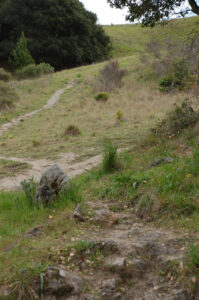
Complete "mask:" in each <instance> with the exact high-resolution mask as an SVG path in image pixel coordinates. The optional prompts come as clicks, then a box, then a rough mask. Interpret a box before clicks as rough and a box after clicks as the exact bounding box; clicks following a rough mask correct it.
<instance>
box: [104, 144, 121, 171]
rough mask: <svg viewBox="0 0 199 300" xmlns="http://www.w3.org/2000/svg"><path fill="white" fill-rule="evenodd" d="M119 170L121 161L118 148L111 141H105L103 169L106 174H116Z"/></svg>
mask: <svg viewBox="0 0 199 300" xmlns="http://www.w3.org/2000/svg"><path fill="white" fill-rule="evenodd" d="M118 168H119V159H118V154H117V148H116V147H115V146H114V145H113V144H112V142H111V141H110V140H109V139H105V140H104V143H103V162H102V169H103V172H104V173H111V172H114V171H115V170H117V169H118Z"/></svg>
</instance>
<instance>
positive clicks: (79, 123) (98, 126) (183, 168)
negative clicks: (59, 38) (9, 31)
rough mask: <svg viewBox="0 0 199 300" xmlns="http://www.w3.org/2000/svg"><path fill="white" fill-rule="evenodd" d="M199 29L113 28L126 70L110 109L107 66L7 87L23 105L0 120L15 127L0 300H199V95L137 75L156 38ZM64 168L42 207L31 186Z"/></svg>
mask: <svg viewBox="0 0 199 300" xmlns="http://www.w3.org/2000/svg"><path fill="white" fill-rule="evenodd" d="M197 20H198V18H190V19H184V20H177V21H176V20H174V21H171V22H170V23H169V25H168V26H167V27H162V26H158V27H156V28H154V29H146V28H145V29H143V28H141V27H140V26H139V25H125V26H109V27H105V30H106V31H107V32H108V33H109V35H110V36H111V37H112V40H113V55H114V57H115V58H117V59H118V61H119V66H120V71H121V70H123V69H125V72H122V74H125V75H124V76H123V78H122V84H121V85H120V84H118V86H117V88H116V89H114V90H113V91H111V92H109V93H108V96H107V93H106V94H105V96H107V97H108V100H107V101H97V100H96V94H97V95H98V96H99V94H98V91H97V90H95V89H94V86H95V84H96V78H97V76H98V75H99V72H100V70H102V68H104V66H105V65H106V64H107V63H108V62H104V63H100V64H93V65H89V66H83V67H79V68H75V69H70V70H63V71H61V72H57V73H54V74H52V75H48V76H43V77H41V78H38V79H33V80H30V79H28V80H22V81H16V80H12V81H11V82H9V85H10V86H12V87H14V88H15V89H16V91H17V93H18V95H19V100H18V102H16V104H15V106H14V107H13V109H12V110H6V111H2V112H0V124H1V125H2V126H3V124H7V123H8V122H10V121H12V120H13V119H14V120H15V118H17V120H18V121H17V122H16V123H14V125H13V126H10V127H9V126H7V127H6V126H5V127H3V128H5V130H3V131H2V130H1V128H0V132H1V135H0V168H1V174H0V187H2V191H1V192H0V299H2V300H5V299H6V300H29V299H45V300H55V299H60V300H64V299H69V300H132V299H134V300H158V299H164V300H179V299H180V300H189V299H193V300H194V299H195V300H197V299H199V288H198V286H199V270H198V265H199V255H198V253H199V234H198V233H199V204H198V188H199V183H198V182H199V151H198V140H199V125H198V118H199V117H198V110H197V109H198V100H197V99H198V98H197V97H198V96H197V93H196V90H194V89H189V90H180V91H179V90H177V89H176V90H172V91H170V92H161V91H160V89H159V87H158V81H157V80H155V79H154V78H153V77H150V76H149V77H148V78H144V77H143V76H141V73H140V70H142V69H141V67H142V68H143V67H144V68H145V66H143V65H142V66H141V63H140V53H141V52H142V51H145V50H144V49H145V45H146V43H147V41H149V39H150V38H151V37H152V38H156V39H164V38H165V37H167V36H169V35H172V37H174V38H175V39H179V40H180V39H186V37H187V36H188V35H189V33H190V32H191V31H192V30H193V29H196V28H197ZM119 74H120V73H119ZM112 76H113V74H111V77H109V78H108V79H107V78H106V79H107V80H106V81H108V80H112ZM71 82H72V83H73V84H71ZM66 87H68V88H66ZM63 89H64V90H63ZM60 90H61V91H62V92H63V93H60V94H59V92H60ZM57 91H58V92H57ZM57 93H58V94H59V95H58V96H59V97H57V98H56V102H53V106H50V107H48V106H47V107H46V105H47V103H48V101H49V99H52V98H51V97H52V96H53V95H57ZM53 99H54V98H53ZM44 108H46V109H44ZM32 111H34V114H31V112H32ZM35 111H36V112H35ZM27 113H28V115H26V114H27ZM24 114H25V116H26V117H24ZM161 120H164V121H163V122H162V123H161ZM71 128H72V130H71ZM152 128H153V130H151V129H152ZM69 129H70V130H69ZM107 138H108V140H107ZM107 141H108V142H107ZM110 141H111V142H110ZM107 145H108V146H107ZM116 148H117V149H118V150H119V151H118V153H117V151H116ZM55 162H56V163H59V164H60V166H61V167H62V168H63V169H64V170H65V171H66V170H67V171H68V174H69V175H70V177H71V178H72V177H74V178H73V179H72V180H71V188H70V189H69V190H68V191H67V192H64V193H61V194H59V195H56V196H55V198H54V201H52V202H51V203H50V204H48V205H46V204H41V205H38V204H35V203H34V201H35V189H36V186H37V182H35V180H34V179H33V178H30V177H31V175H35V179H36V181H38V180H39V178H40V175H41V173H42V172H43V171H44V170H45V169H46V168H47V167H49V166H50V165H52V164H53V163H55ZM92 167H94V169H93V170H91V168H92ZM80 174H81V175H80ZM76 175H78V176H76ZM20 179H21V180H25V181H24V182H23V184H22V186H23V189H20V188H19V181H20ZM6 183H7V185H6ZM8 183H9V184H10V183H11V184H10V186H11V188H10V186H9V185H8ZM15 183H17V187H18V189H17V190H15V189H14V190H13V184H14V185H15ZM14 187H15V186H14ZM3 189H4V190H3ZM10 189H11V190H13V191H5V190H10Z"/></svg>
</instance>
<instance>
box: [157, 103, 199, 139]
mask: <svg viewBox="0 0 199 300" xmlns="http://www.w3.org/2000/svg"><path fill="white" fill-rule="evenodd" d="M198 119H199V112H198V111H195V110H194V109H193V107H192V106H191V105H190V104H189V103H188V102H184V103H182V105H181V106H176V108H175V109H174V110H172V111H170V112H169V113H168V114H167V115H166V117H165V119H163V120H162V121H161V122H160V123H159V124H158V125H157V126H156V127H155V128H153V129H152V131H153V133H154V134H155V135H158V136H175V135H177V134H179V133H180V132H181V131H182V130H183V129H185V128H187V127H190V126H193V125H195V124H196V122H197V121H198Z"/></svg>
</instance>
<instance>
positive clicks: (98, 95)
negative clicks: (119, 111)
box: [95, 93, 109, 101]
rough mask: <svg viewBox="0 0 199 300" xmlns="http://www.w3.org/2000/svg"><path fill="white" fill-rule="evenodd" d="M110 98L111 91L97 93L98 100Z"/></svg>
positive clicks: (96, 98)
mask: <svg viewBox="0 0 199 300" xmlns="http://www.w3.org/2000/svg"><path fill="white" fill-rule="evenodd" d="M108 98H109V93H98V94H97V95H95V100H97V101H107V100H108Z"/></svg>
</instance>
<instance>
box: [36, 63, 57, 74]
mask: <svg viewBox="0 0 199 300" xmlns="http://www.w3.org/2000/svg"><path fill="white" fill-rule="evenodd" d="M37 69H38V70H39V74H40V75H42V74H51V73H53V72H54V70H55V69H54V67H52V66H51V65H50V64H47V63H44V62H43V63H40V64H39V65H37Z"/></svg>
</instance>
